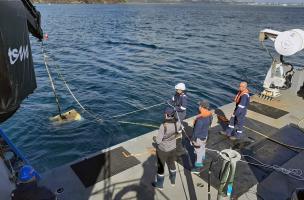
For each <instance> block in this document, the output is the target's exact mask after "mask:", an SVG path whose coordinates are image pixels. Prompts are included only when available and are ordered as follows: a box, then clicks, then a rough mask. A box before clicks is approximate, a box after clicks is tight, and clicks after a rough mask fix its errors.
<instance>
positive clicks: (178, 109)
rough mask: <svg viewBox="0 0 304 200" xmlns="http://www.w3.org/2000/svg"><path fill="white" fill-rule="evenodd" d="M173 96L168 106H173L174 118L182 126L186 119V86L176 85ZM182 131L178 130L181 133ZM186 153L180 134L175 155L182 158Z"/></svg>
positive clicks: (182, 84)
mask: <svg viewBox="0 0 304 200" xmlns="http://www.w3.org/2000/svg"><path fill="white" fill-rule="evenodd" d="M175 91H176V92H175V95H174V96H173V97H172V99H171V102H170V104H171V105H172V106H174V110H175V118H176V119H177V120H179V121H180V123H181V124H182V122H183V120H184V119H185V118H186V110H187V98H188V97H187V96H186V94H185V91H186V86H185V84H184V83H178V84H177V85H175ZM181 131H182V130H179V133H181ZM186 153H187V150H186V149H185V148H184V146H183V139H182V134H180V136H179V137H178V138H177V139H176V155H177V156H182V155H184V154H186Z"/></svg>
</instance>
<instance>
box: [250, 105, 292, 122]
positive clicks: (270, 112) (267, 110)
mask: <svg viewBox="0 0 304 200" xmlns="http://www.w3.org/2000/svg"><path fill="white" fill-rule="evenodd" d="M248 109H249V110H251V111H254V112H257V113H260V114H262V115H265V116H267V117H271V118H273V119H278V118H280V117H283V116H284V115H286V114H288V113H289V112H286V111H284V110H281V109H278V108H275V107H272V106H268V105H265V104H261V103H258V102H255V101H252V102H250V104H249V106H248Z"/></svg>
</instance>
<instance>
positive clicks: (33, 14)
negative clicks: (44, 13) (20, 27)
mask: <svg viewBox="0 0 304 200" xmlns="http://www.w3.org/2000/svg"><path fill="white" fill-rule="evenodd" d="M21 1H22V3H23V5H24V7H25V8H26V9H25V13H26V18H27V25H28V29H29V31H30V32H31V33H32V35H33V36H34V37H36V38H39V39H40V40H41V39H42V38H43V31H42V28H41V15H40V12H39V11H38V10H37V9H36V8H35V6H34V5H33V4H32V3H31V1H30V0H21Z"/></svg>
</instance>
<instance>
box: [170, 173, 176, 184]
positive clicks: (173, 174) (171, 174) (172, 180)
mask: <svg viewBox="0 0 304 200" xmlns="http://www.w3.org/2000/svg"><path fill="white" fill-rule="evenodd" d="M175 178H176V170H172V171H171V170H169V179H170V182H171V185H172V186H175Z"/></svg>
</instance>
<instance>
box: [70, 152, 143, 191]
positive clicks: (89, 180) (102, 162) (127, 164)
mask: <svg viewBox="0 0 304 200" xmlns="http://www.w3.org/2000/svg"><path fill="white" fill-rule="evenodd" d="M122 152H125V153H127V154H129V152H128V151H127V150H126V149H124V148H123V147H118V148H116V149H113V150H111V151H108V152H105V153H101V154H98V155H96V156H94V157H91V158H88V159H85V160H82V161H80V162H78V163H75V164H72V165H71V168H72V169H73V171H74V172H75V174H76V175H77V176H78V178H79V179H80V180H81V182H82V183H83V185H84V186H85V187H86V188H87V187H90V186H92V185H94V184H95V183H97V182H99V181H102V180H104V179H106V178H109V177H111V176H113V175H115V174H118V173H120V172H122V171H125V170H127V169H129V168H131V167H133V166H135V165H138V164H140V161H139V160H138V159H136V158H135V157H133V156H130V157H125V156H124V155H123V153H122Z"/></svg>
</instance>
